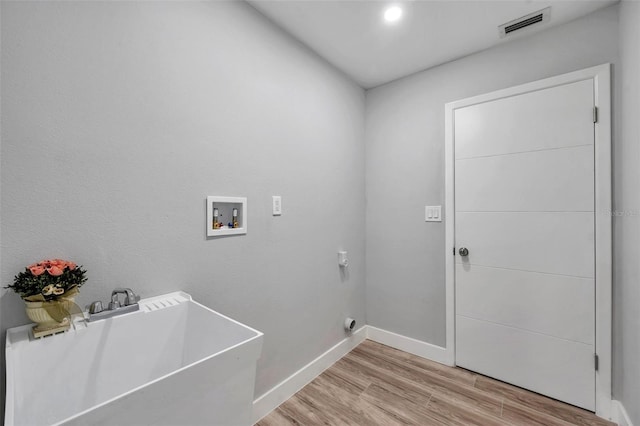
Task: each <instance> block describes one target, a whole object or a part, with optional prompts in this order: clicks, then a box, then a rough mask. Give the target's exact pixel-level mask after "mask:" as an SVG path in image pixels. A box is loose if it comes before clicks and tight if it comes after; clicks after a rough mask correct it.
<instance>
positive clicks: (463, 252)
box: [458, 247, 469, 256]
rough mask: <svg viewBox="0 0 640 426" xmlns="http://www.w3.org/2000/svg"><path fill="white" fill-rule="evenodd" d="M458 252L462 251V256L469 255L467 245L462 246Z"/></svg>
mask: <svg viewBox="0 0 640 426" xmlns="http://www.w3.org/2000/svg"><path fill="white" fill-rule="evenodd" d="M458 253H460V256H469V250H468V249H467V248H466V247H461V248H460V250H458Z"/></svg>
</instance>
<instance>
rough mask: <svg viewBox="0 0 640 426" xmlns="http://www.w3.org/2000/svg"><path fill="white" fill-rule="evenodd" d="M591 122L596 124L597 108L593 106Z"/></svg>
mask: <svg viewBox="0 0 640 426" xmlns="http://www.w3.org/2000/svg"><path fill="white" fill-rule="evenodd" d="M593 122H594V123H597V122H598V107H595V106H594V107H593Z"/></svg>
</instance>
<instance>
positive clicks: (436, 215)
mask: <svg viewBox="0 0 640 426" xmlns="http://www.w3.org/2000/svg"><path fill="white" fill-rule="evenodd" d="M424 221H425V222H442V206H425V207H424Z"/></svg>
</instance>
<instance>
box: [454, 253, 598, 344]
mask: <svg viewBox="0 0 640 426" xmlns="http://www.w3.org/2000/svg"><path fill="white" fill-rule="evenodd" d="M456 268H457V271H456V274H457V276H458V279H457V281H456V302H457V304H458V305H457V306H458V308H457V313H458V314H459V315H462V316H465V317H469V318H474V319H477V320H484V321H489V322H493V323H499V324H504V325H507V326H511V327H515V328H519V329H523V330H535V331H536V332H539V333H543V334H548V335H551V336H555V337H559V338H562V339H566V340H573V341H576V342H581V343H586V344H594V343H595V336H594V332H593V321H594V318H593V314H594V312H593V309H592V307H591V305H592V303H593V300H594V297H595V295H594V294H593V291H594V282H593V279H591V278H576V277H568V276H564V275H552V274H540V273H537V272H525V271H516V270H510V269H498V268H486V267H484V266H477V265H462V264H458V265H456ZM464 268H467V270H464ZM486 294H491V295H492V297H491V298H486V297H485V295H486ZM478 300H483V302H484V303H477V302H478ZM576 317H577V318H580V319H581V320H580V321H575V320H574V319H575V318H576Z"/></svg>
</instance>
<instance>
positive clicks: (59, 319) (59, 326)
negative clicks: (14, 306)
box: [24, 298, 75, 338]
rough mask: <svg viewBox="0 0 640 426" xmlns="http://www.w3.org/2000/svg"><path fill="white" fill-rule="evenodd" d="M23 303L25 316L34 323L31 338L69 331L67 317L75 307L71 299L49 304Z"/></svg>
mask: <svg viewBox="0 0 640 426" xmlns="http://www.w3.org/2000/svg"><path fill="white" fill-rule="evenodd" d="M24 303H25V304H26V305H27V306H26V311H27V316H28V317H29V319H30V320H31V321H33V322H35V323H36V325H35V326H34V327H33V337H36V338H38V337H42V336H47V335H49V334H55V333H60V332H62V331H66V330H68V329H69V326H70V324H71V322H70V319H69V316H70V313H71V312H73V309H74V307H75V302H74V299H73V298H64V299H59V300H56V301H50V302H29V301H26V300H25V302H24ZM54 317H55V318H54Z"/></svg>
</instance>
